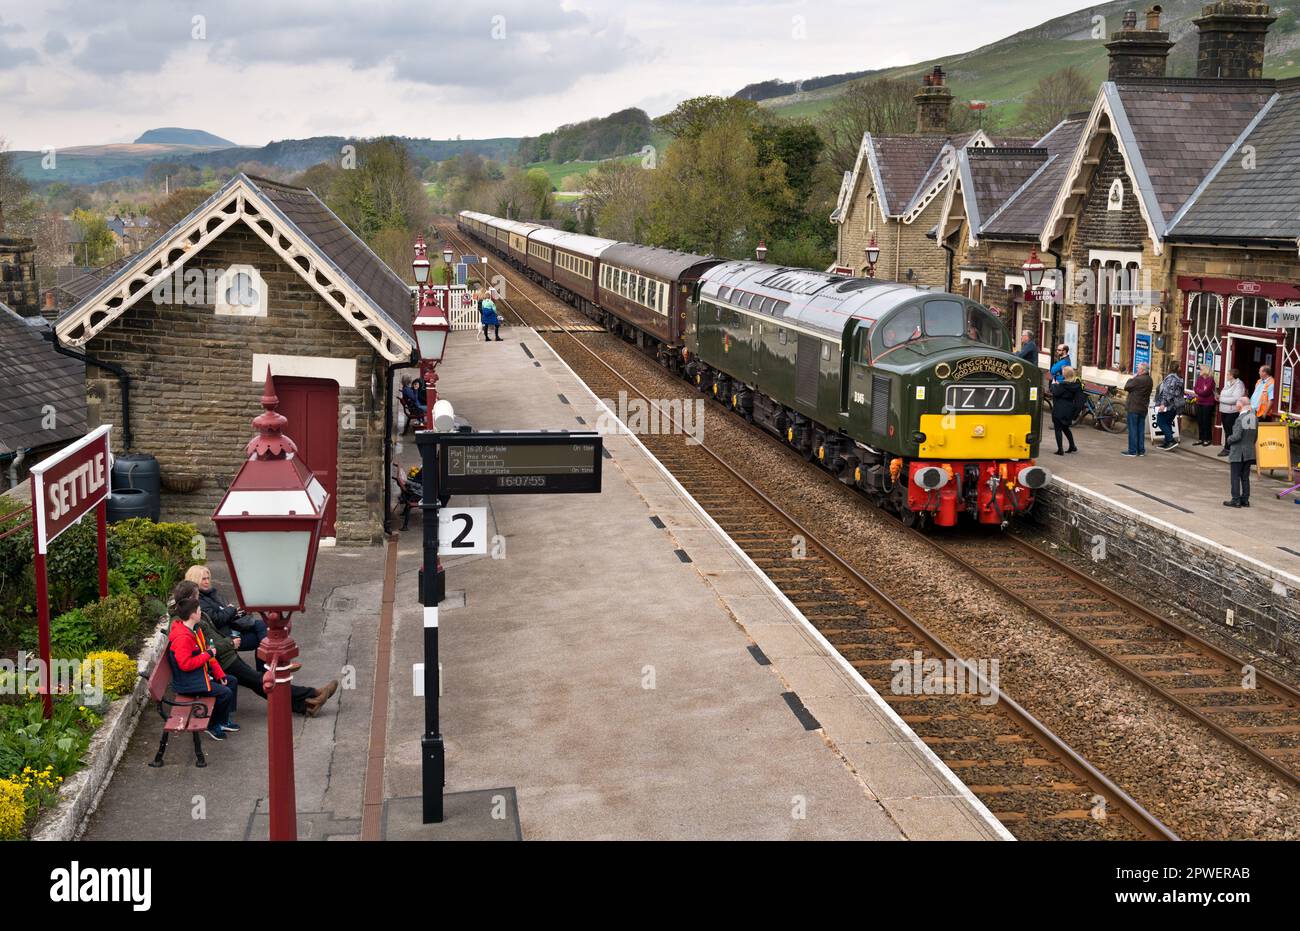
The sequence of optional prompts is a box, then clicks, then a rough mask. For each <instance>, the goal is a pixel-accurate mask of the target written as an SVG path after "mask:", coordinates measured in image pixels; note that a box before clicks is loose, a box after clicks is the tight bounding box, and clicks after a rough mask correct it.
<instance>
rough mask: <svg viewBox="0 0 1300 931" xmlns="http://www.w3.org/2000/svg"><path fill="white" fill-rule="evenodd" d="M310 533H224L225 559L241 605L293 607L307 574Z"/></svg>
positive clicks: (262, 531) (231, 531)
mask: <svg viewBox="0 0 1300 931" xmlns="http://www.w3.org/2000/svg"><path fill="white" fill-rule="evenodd" d="M310 545H311V531H310V530H302V531H297V530H290V531H285V530H243V531H240V530H228V531H227V532H226V556H227V557H228V558H229V559H230V562H231V568H232V570H233V571H234V573H235V575H236V576H237V577H238V579H239V589H240V593H241V594H242V595H243V600H244V605H245V606H248V605H256V606H259V607H281V608H292V607H296V606H297V604H298V601H299V599H301V597H302V585H303V580H304V577H305V576H306V574H307V551H308V548H309V547H310Z"/></svg>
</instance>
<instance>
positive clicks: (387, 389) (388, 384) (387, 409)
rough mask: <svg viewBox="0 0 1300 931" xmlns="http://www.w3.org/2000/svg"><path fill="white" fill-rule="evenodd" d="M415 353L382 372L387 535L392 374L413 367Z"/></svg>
mask: <svg viewBox="0 0 1300 931" xmlns="http://www.w3.org/2000/svg"><path fill="white" fill-rule="evenodd" d="M419 364H420V363H419V362H418V361H416V353H415V352H414V351H412V352H411V358H409V359H407V360H406V361H405V362H393V363H391V364H389V366H388V369H387V371H386V372H385V374H384V536H388V534H389V527H388V522H389V520H390V519H391V516H392V512H393V375H394V374H395V373H396V372H397V370H398V369H409V368H414V367H415V366H417V365H419Z"/></svg>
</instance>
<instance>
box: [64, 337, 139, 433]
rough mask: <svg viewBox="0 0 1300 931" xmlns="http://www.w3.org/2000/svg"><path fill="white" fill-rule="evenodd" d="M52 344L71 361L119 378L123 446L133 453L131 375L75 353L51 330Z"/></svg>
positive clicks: (87, 356)
mask: <svg viewBox="0 0 1300 931" xmlns="http://www.w3.org/2000/svg"><path fill="white" fill-rule="evenodd" d="M50 344H51V345H52V346H54V351H55V352H57V353H59V354H60V355H64V356H67V357H68V358H69V359H76V360H77V361H78V362H81V363H82V364H83V365H93V366H95V367H96V368H101V369H103V370H104V371H106V372H112V373H113V374H114V375H116V376H117V383H118V384H119V385H120V386H121V388H122V445H123V446H124V447H125V452H130V451H131V375H130V374H129V373H128V372H127V370H126V369H124V368H122V366H120V365H117V364H116V363H113V362H105V361H104V360H103V359H96V358H95V357H94V356H90V355H87V354H85V353H81V352H74V351H73V350H71V349H69V348H68V347H67V346H64V345H62V344H61V343H60V342H59V334H57V333H55V332H54V329H53V328H51V329H50Z"/></svg>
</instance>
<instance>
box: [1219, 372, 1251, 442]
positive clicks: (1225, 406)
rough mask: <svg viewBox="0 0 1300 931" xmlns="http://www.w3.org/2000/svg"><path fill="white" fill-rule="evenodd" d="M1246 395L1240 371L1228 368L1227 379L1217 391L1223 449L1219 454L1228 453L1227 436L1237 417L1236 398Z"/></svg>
mask: <svg viewBox="0 0 1300 931" xmlns="http://www.w3.org/2000/svg"><path fill="white" fill-rule="evenodd" d="M1245 396H1246V383H1245V382H1244V381H1242V380H1241V373H1240V372H1239V371H1237V370H1236V369H1228V380H1227V381H1226V382H1224V383H1223V390H1222V391H1220V392H1219V420H1220V423H1221V426H1222V427H1223V449H1221V450H1219V455H1220V456H1226V455H1228V437H1229V435H1231V433H1232V424H1233V422H1234V421H1235V420H1236V419H1237V399H1238V398H1244V397H1245Z"/></svg>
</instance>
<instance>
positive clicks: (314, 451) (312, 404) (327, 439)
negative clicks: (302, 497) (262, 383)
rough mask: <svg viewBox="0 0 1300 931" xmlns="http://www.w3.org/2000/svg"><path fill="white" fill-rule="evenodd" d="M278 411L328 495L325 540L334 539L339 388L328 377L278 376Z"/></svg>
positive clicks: (276, 381) (299, 452)
mask: <svg viewBox="0 0 1300 931" xmlns="http://www.w3.org/2000/svg"><path fill="white" fill-rule="evenodd" d="M274 378H275V393H276V396H277V397H279V399H280V406H279V407H278V408H277V410H279V412H280V413H281V414H283V415H284V416H285V417H287V418H289V422H288V423H287V424H286V425H285V428H284V432H285V435H286V436H288V437H289V438H290V439H291V440H293V441H294V443H296V444H297V446H298V456H299V458H301V459H302V461H303V462H304V463H305V464H306V466H307V468H309V469H311V470H312V472H314V473H315V474H316V480H317V481H319V482H320V483H321V485H323V486H324V488H325V490H326V491H327V492H329V496H330V498H329V504H327V505H326V507H325V525H324V526H323V527H322V528H321V536H322V537H332V536H334V518H335V515H336V514H337V512H338V502H337V500H336V498H337V496H338V486H339V482H338V461H339V385H338V382H336V381H331V380H329V379H327V378H292V377H287V376H280V375H276V376H274Z"/></svg>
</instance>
